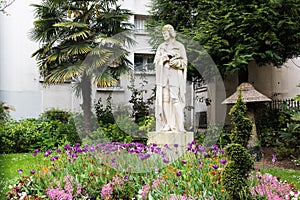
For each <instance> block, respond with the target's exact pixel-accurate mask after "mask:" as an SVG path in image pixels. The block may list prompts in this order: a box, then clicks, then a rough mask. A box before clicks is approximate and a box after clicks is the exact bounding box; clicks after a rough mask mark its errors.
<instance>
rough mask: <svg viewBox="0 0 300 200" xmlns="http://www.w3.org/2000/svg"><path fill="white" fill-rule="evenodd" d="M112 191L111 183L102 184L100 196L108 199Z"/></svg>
mask: <svg viewBox="0 0 300 200" xmlns="http://www.w3.org/2000/svg"><path fill="white" fill-rule="evenodd" d="M112 193H113V188H112V185H111V183H108V184H106V185H104V186H103V187H102V189H101V197H102V198H104V199H110V198H111V195H112Z"/></svg>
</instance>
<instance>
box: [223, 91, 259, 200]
mask: <svg viewBox="0 0 300 200" xmlns="http://www.w3.org/2000/svg"><path fill="white" fill-rule="evenodd" d="M246 110H247V107H246V104H245V102H244V101H243V99H242V95H241V92H240V93H239V96H238V99H237V102H236V103H235V105H234V106H233V107H232V108H231V110H230V113H229V114H230V116H231V119H232V125H233V129H232V131H231V135H230V136H231V144H228V145H227V146H226V147H225V156H226V158H227V160H228V162H227V163H226V165H225V167H224V170H223V171H222V174H221V182H222V184H223V186H224V188H225V190H226V191H227V193H228V194H229V197H230V199H232V200H240V199H241V200H242V199H243V200H244V199H245V200H247V199H252V195H251V193H250V189H249V181H248V179H247V177H248V175H249V173H250V172H251V170H252V169H253V165H254V162H253V160H252V158H251V155H250V154H249V153H248V149H247V145H248V141H249V139H250V136H251V130H252V122H251V120H250V119H249V118H247V117H246V116H245V115H246Z"/></svg>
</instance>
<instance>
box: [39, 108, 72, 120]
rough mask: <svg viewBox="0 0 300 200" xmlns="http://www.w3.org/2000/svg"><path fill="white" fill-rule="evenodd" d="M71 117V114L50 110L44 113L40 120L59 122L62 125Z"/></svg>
mask: <svg viewBox="0 0 300 200" xmlns="http://www.w3.org/2000/svg"><path fill="white" fill-rule="evenodd" d="M71 116H72V113H70V112H67V111H64V110H60V109H55V108H52V109H50V110H47V111H45V112H44V113H42V114H41V116H40V118H41V119H43V120H50V121H54V120H57V121H60V122H62V123H67V122H68V121H69V119H70V117H71Z"/></svg>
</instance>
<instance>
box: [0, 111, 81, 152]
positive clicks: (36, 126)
mask: <svg viewBox="0 0 300 200" xmlns="http://www.w3.org/2000/svg"><path fill="white" fill-rule="evenodd" d="M46 113H47V114H46ZM46 113H43V114H42V115H41V118H39V119H24V120H20V121H15V120H11V121H9V122H7V123H5V125H3V126H0V130H1V131H0V138H1V142H0V152H1V153H19V152H30V151H32V150H34V149H41V150H47V149H52V148H55V147H58V146H61V145H64V144H66V143H70V144H75V143H77V142H80V138H79V136H78V133H77V131H76V127H75V123H74V120H73V118H71V117H69V118H68V119H64V118H61V116H62V115H57V116H59V118H58V119H63V120H67V121H65V122H62V121H59V120H50V119H48V118H45V116H46V115H48V114H49V113H52V112H46ZM53 113H60V114H61V113H64V115H63V116H69V115H70V114H69V113H68V114H67V113H65V112H64V111H61V112H60V111H58V110H56V111H55V112H53ZM51 116H52V117H54V116H56V115H51Z"/></svg>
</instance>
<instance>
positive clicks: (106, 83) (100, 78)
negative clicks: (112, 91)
mask: <svg viewBox="0 0 300 200" xmlns="http://www.w3.org/2000/svg"><path fill="white" fill-rule="evenodd" d="M93 78H94V84H95V85H96V86H97V87H113V86H115V85H116V84H117V83H118V80H117V79H115V78H114V77H113V75H112V74H110V73H109V72H107V71H106V72H105V73H102V74H94V75H93Z"/></svg>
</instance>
